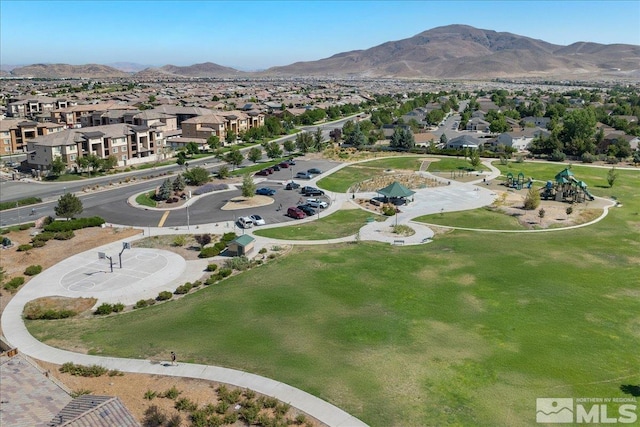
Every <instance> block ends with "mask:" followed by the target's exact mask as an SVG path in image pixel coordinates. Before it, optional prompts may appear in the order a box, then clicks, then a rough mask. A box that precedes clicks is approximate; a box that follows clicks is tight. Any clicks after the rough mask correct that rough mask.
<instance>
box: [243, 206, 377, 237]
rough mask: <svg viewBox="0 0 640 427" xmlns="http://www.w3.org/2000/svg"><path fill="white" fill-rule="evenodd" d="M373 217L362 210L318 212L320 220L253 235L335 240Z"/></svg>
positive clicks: (348, 234) (271, 229) (353, 230)
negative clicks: (325, 213) (327, 213)
mask: <svg viewBox="0 0 640 427" xmlns="http://www.w3.org/2000/svg"><path fill="white" fill-rule="evenodd" d="M375 216H379V215H374V214H372V213H371V212H366V211H363V210H362V209H349V210H339V211H337V212H335V213H333V214H331V215H327V216H325V215H324V214H323V212H322V211H320V219H319V220H317V221H313V222H305V223H302V224H298V225H296V224H293V225H287V226H283V227H277V228H265V229H262V230H256V231H255V232H254V234H255V235H257V236H263V237H270V238H273V239H286V240H326V239H336V238H339V237H346V236H351V235H353V234H355V233H357V232H358V230H359V229H360V228H361V227H362V226H363V225H364V224H365V223H366V221H367V219H368V218H371V217H375ZM385 219H386V218H385Z"/></svg>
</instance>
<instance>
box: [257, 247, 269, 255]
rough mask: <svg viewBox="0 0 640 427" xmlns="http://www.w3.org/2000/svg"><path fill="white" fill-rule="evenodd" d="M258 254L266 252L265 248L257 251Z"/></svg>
mask: <svg viewBox="0 0 640 427" xmlns="http://www.w3.org/2000/svg"><path fill="white" fill-rule="evenodd" d="M258 253H259V254H266V253H267V248H262V249H260V250H259V251H258Z"/></svg>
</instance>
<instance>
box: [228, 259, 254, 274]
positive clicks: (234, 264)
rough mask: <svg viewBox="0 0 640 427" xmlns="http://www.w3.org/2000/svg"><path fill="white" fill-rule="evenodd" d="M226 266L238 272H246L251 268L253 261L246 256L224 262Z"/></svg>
mask: <svg viewBox="0 0 640 427" xmlns="http://www.w3.org/2000/svg"><path fill="white" fill-rule="evenodd" d="M224 266H225V267H227V268H229V269H232V270H238V271H244V270H246V269H248V268H249V267H251V261H250V260H249V258H247V257H246V256H236V257H233V258H231V259H228V260H226V261H225V262H224Z"/></svg>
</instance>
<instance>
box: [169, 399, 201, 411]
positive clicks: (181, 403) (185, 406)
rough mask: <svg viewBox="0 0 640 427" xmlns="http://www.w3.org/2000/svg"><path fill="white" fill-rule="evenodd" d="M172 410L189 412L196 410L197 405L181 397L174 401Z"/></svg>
mask: <svg viewBox="0 0 640 427" xmlns="http://www.w3.org/2000/svg"><path fill="white" fill-rule="evenodd" d="M174 408H176V409H177V410H178V411H187V412H191V411H195V410H196V409H198V404H197V403H195V402H192V401H191V400H189V399H187V398H186V397H181V398H180V399H178V400H176V404H175V405H174Z"/></svg>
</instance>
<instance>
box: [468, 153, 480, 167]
mask: <svg viewBox="0 0 640 427" xmlns="http://www.w3.org/2000/svg"><path fill="white" fill-rule="evenodd" d="M469 163H471V166H473V167H474V168H476V169H477V168H478V166H480V150H471V153H469Z"/></svg>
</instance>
